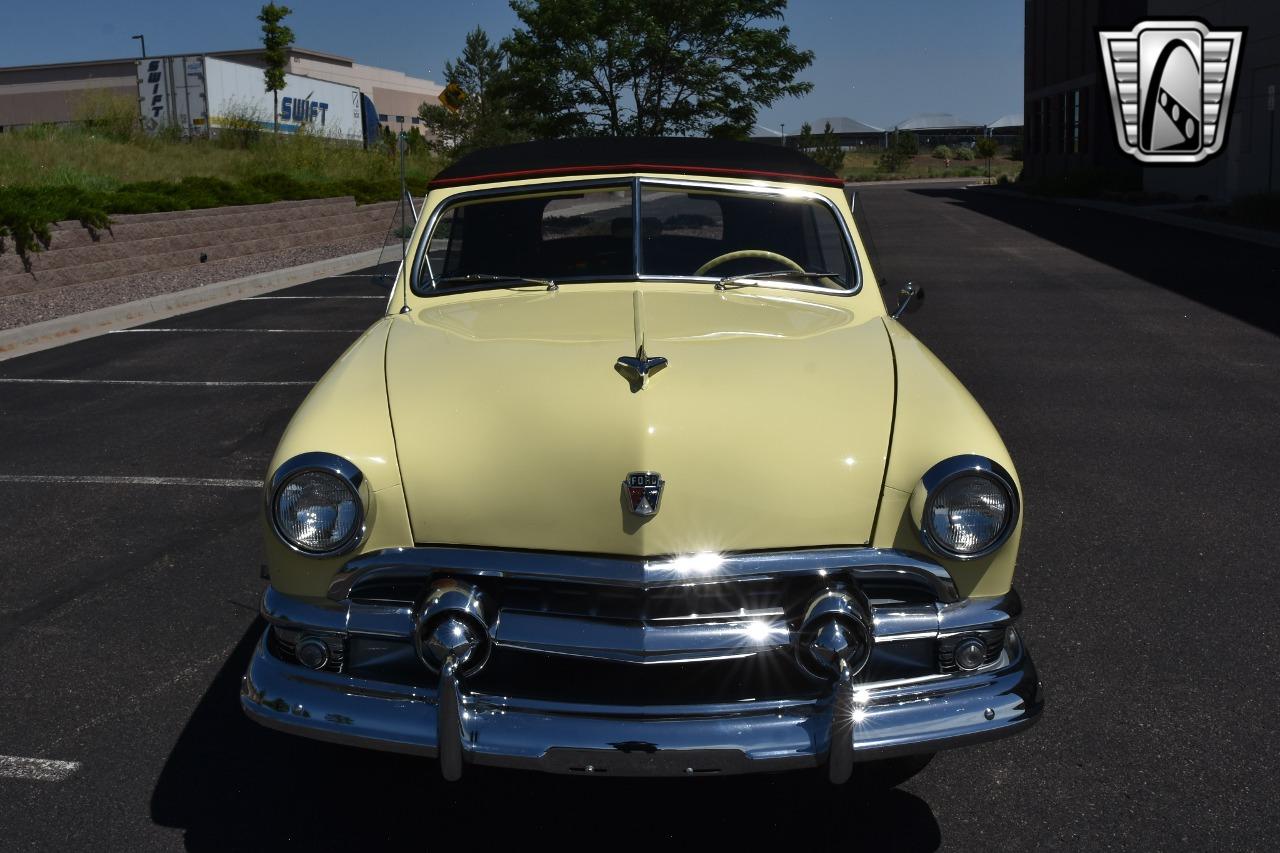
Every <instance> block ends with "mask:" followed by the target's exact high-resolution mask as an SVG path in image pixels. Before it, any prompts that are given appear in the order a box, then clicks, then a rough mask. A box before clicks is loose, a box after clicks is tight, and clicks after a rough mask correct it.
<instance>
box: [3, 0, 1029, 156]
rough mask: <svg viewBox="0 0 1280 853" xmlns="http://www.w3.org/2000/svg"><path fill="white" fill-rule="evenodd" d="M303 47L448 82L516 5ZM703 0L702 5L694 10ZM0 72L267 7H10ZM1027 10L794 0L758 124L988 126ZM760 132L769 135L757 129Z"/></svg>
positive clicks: (318, 26)
mask: <svg viewBox="0 0 1280 853" xmlns="http://www.w3.org/2000/svg"><path fill="white" fill-rule="evenodd" d="M285 2H286V3H287V5H289V6H290V7H291V8H292V9H293V14H292V15H291V16H290V17H289V19H288V21H287V23H288V24H289V25H290V26H291V27H292V28H293V31H294V34H295V37H296V40H295V43H296V44H297V45H298V46H299V47H307V48H311V49H313V50H321V51H325V52H328V53H336V54H340V55H343V56H349V57H351V58H352V59H354V60H356V61H357V62H362V63H365V64H368V65H379V66H382V67H385V68H393V69H396V70H399V71H404V72H405V73H407V74H411V75H413V76H416V77H427V78H430V79H434V80H439V79H440V78H441V77H442V69H443V68H444V64H445V62H446V61H447V60H450V59H453V58H455V57H456V56H457V55H458V54H459V53H460V52H461V50H462V42H463V38H464V37H465V35H466V33H467V32H468V31H469V30H471V29H472V28H474V27H475V26H477V25H478V26H481V27H483V28H484V29H485V30H486V31H487V32H488V33H489V35H490V37H492V38H494V39H495V40H496V39H499V38H501V37H502V36H505V35H506V34H508V33H510V32H511V30H512V29H513V28H515V27H516V25H517V24H518V23H519V21H518V19H517V18H516V16H515V14H514V13H513V12H512V11H511V9H510V7H509V6H508V4H507V2H506V0H469V2H468V0H452V2H440V0H378V2H367V0H366V2H363V3H358V4H353V3H351V2H350V0H285ZM695 2H696V0H695ZM6 5H7V6H8V8H7V9H6V10H5V13H4V19H5V21H4V26H3V27H0V66H8V65H36V64H42V63H48V62H71V61H75V60H80V59H108V58H116V57H121V56H133V55H137V50H138V42H136V41H133V40H132V39H131V38H130V36H132V35H134V34H135V33H142V34H144V35H145V36H146V40H147V52H148V53H149V54H153V55H155V54H167V53H202V52H206V51H215V50H234V49H239V48H245V47H251V46H255V45H257V44H258V43H259V42H260V32H259V24H258V21H257V20H256V18H257V14H258V9H259V8H260V7H261V6H262V0H249V1H248V2H245V0H204V2H199V3H197V2H192V0H178V2H172V3H162V2H158V0H146V1H145V2H144V0H111V2H105V3H104V2H102V0H55V2H52V3H48V2H46V3H18V2H16V0H15V2H12V3H7V4H6ZM1022 18H1023V0H982V2H978V3H958V2H955V0H941V1H940V0H911V2H889V0H878V2H867V0H791V2H790V3H789V4H788V8H787V12H786V24H787V25H788V26H789V27H790V28H791V41H792V43H793V44H795V45H797V46H798V47H801V48H805V49H808V50H812V51H813V52H814V54H815V58H814V62H813V65H811V66H810V67H809V68H808V69H807V70H806V71H805V72H804V73H803V74H802V75H801V79H803V80H808V81H809V82H811V83H813V91H812V92H811V93H810V94H808V95H806V96H804V97H803V98H798V99H797V98H790V99H786V100H782V101H778V102H776V103H774V104H773V105H772V106H771V107H769V108H767V109H764V110H762V111H761V112H760V115H759V118H758V121H759V124H760V125H761V126H762V127H763V128H765V129H768V130H773V131H777V130H779V129H780V127H781V125H783V124H785V125H786V127H787V133H788V134H790V133H792V132H795V131H798V130H799V128H800V124H801V122H803V121H806V120H807V121H813V120H815V119H817V118H820V117H824V116H848V117H850V118H855V119H859V120H860V121H864V122H867V123H869V124H873V125H876V126H879V127H891V126H893V125H895V124H897V123H898V122H900V121H902V120H903V119H906V118H908V117H910V116H912V115H915V114H916V113H922V112H947V113H954V114H955V115H956V116H958V117H960V118H961V119H966V120H969V121H973V122H975V123H979V124H985V123H987V122H990V121H992V120H994V119H996V118H999V117H1000V116H1003V115H1005V114H1007V113H1018V112H1021V111H1022V46H1023V21H1022ZM760 132H762V133H763V132H764V131H760Z"/></svg>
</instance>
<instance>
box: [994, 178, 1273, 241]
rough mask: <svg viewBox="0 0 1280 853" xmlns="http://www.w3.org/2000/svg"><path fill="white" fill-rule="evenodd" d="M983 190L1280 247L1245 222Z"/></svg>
mask: <svg viewBox="0 0 1280 853" xmlns="http://www.w3.org/2000/svg"><path fill="white" fill-rule="evenodd" d="M983 189H986V190H987V191H988V192H993V193H999V194H1000V195H1003V196H1007V197H1009V198H1020V199H1025V200H1027V201H1038V202H1042V203H1045V204H1057V205H1061V206H1065V207H1074V208H1088V209H1090V210H1101V211H1103V212H1104V213H1115V214H1119V215H1120V216H1131V217H1133V218H1134V219H1145V220H1147V221H1148V222H1158V223H1160V224H1161V225H1172V226H1173V227H1175V228H1189V229H1190V230H1192V231H1202V232H1204V233H1205V234H1213V235H1214V236H1216V237H1227V238H1230V239H1233V240H1243V241H1244V242H1246V243H1255V244H1257V245H1259V246H1266V247H1268V248H1270V249H1280V234H1273V233H1271V232H1269V231H1262V230H1260V229H1258V228H1250V227H1248V226H1247V225H1231V224H1229V223H1226V222H1213V221H1210V220H1201V219H1196V218H1195V217H1193V216H1182V215H1180V214H1177V213H1170V212H1169V211H1167V210H1150V209H1143V208H1138V207H1133V206H1131V205H1127V204H1121V203H1119V202H1114V201H1098V200H1097V199H1092V198H1053V197H1050V196H1036V195H1030V194H1028V193H1022V192H1018V191H1017V190H1006V189H1001V188H999V187H989V188H987V187H984V188H983Z"/></svg>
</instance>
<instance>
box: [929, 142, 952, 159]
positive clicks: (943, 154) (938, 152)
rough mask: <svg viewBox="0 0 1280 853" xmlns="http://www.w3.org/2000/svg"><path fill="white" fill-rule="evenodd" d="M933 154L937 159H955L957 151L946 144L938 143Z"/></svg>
mask: <svg viewBox="0 0 1280 853" xmlns="http://www.w3.org/2000/svg"><path fill="white" fill-rule="evenodd" d="M933 156H934V159H936V160H954V159H955V156H956V152H954V151H952V150H951V148H950V147H948V146H946V145H938V146H936V147H935V148H934V149H933Z"/></svg>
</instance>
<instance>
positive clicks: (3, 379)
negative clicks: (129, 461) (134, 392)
mask: <svg viewBox="0 0 1280 853" xmlns="http://www.w3.org/2000/svg"><path fill="white" fill-rule="evenodd" d="M4 383H8V384H16V385H163V386H177V387H187V388H288V387H295V386H298V387H310V386H312V385H315V384H316V383H314V382H312V381H310V380H296V381H295V380H291V379H289V380H286V379H281V380H278V381H277V380H271V381H266V380H264V381H256V380H244V381H231V382H198V381H196V380H190V379H45V378H43V377H30V378H28V377H18V376H0V384H4Z"/></svg>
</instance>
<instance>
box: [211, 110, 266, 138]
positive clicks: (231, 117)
mask: <svg viewBox="0 0 1280 853" xmlns="http://www.w3.org/2000/svg"><path fill="white" fill-rule="evenodd" d="M210 121H213V119H210ZM216 121H217V127H215V128H214V129H213V139H214V142H215V143H217V145H218V147H220V148H241V149H244V148H252V147H253V146H254V145H257V144H258V142H259V141H260V140H261V139H262V130H263V115H262V111H261V110H260V109H258V107H257V106H255V105H254V104H251V103H249V102H247V101H228V102H227V104H226V105H225V106H224V107H223V109H222V114H221V115H219V116H218V117H217V119H216Z"/></svg>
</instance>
